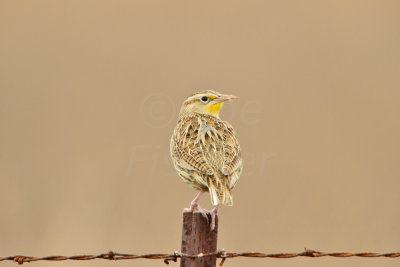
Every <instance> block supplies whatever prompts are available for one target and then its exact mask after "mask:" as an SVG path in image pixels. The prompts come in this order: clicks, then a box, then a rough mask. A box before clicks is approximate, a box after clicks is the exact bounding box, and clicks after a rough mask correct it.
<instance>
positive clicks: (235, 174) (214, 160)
mask: <svg viewBox="0 0 400 267" xmlns="http://www.w3.org/2000/svg"><path fill="white" fill-rule="evenodd" d="M236 98H238V97H236V96H233V95H223V94H220V93H218V92H215V91H210V90H208V91H203V92H199V93H196V94H194V95H192V96H190V97H189V98H187V99H186V100H185V101H184V102H183V104H182V107H181V110H180V112H179V116H178V122H177V125H176V127H175V130H174V133H173V134H172V137H171V144H170V152H171V157H172V161H173V163H174V166H175V169H176V170H177V172H178V174H179V176H180V177H181V178H182V180H183V181H184V182H186V183H188V184H190V185H192V186H193V187H194V188H196V189H198V190H200V192H199V193H198V194H197V196H196V197H195V198H194V199H193V201H192V202H191V204H190V208H187V209H185V210H184V211H189V212H193V211H200V212H201V213H202V214H203V216H205V217H206V218H208V217H207V213H210V214H211V222H210V228H211V230H213V229H214V228H215V215H216V214H217V213H218V208H219V205H220V204H224V205H228V206H232V205H233V199H232V194H231V190H232V189H233V188H234V187H235V185H236V183H237V181H238V180H239V177H240V174H241V172H242V169H243V161H242V157H241V153H240V145H239V142H238V138H237V136H236V132H235V131H234V130H233V128H232V126H231V125H230V124H229V123H228V122H226V121H222V120H221V119H220V118H219V112H220V110H221V108H222V105H223V103H224V102H225V101H228V100H233V99H236ZM205 192H209V193H210V197H211V202H212V204H213V205H214V208H213V210H212V211H211V212H209V211H206V210H204V209H202V208H201V207H200V206H199V204H198V201H199V199H200V197H201V195H202V194H204V193H205Z"/></svg>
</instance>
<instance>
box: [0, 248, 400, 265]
mask: <svg viewBox="0 0 400 267" xmlns="http://www.w3.org/2000/svg"><path fill="white" fill-rule="evenodd" d="M212 256H214V257H217V258H220V259H222V260H221V263H220V266H222V265H223V264H224V262H225V260H226V259H229V258H237V257H247V258H277V259H289V258H295V257H311V258H318V257H327V256H328V257H338V258H347V257H365V258H377V257H386V258H398V257H400V252H390V253H376V252H359V253H351V252H330V253H326V252H320V251H316V250H310V249H305V251H303V252H300V253H262V252H242V253H235V252H226V251H225V250H219V251H217V252H213V253H204V254H203V253H200V254H197V255H189V254H184V253H178V252H177V251H175V252H174V254H162V253H153V254H143V255H135V254H124V253H117V252H112V251H110V252H108V253H102V254H99V255H75V256H46V257H32V256H21V255H16V256H9V257H0V261H14V262H17V263H18V264H23V263H25V262H33V261H65V260H80V261H85V260H94V259H104V260H135V259H151V260H164V263H166V264H169V262H170V261H174V262H176V261H177V260H178V258H192V259H195V258H202V257H212Z"/></svg>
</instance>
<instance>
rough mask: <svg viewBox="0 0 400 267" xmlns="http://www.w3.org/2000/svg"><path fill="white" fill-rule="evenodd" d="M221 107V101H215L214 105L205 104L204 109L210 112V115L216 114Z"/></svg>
mask: <svg viewBox="0 0 400 267" xmlns="http://www.w3.org/2000/svg"><path fill="white" fill-rule="evenodd" d="M221 108H222V103H216V104H214V105H211V106H210V105H207V106H206V110H207V112H208V113H211V114H212V115H218V113H219V111H220V110H221Z"/></svg>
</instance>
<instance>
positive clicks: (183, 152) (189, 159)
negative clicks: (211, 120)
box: [171, 116, 214, 186]
mask: <svg viewBox="0 0 400 267" xmlns="http://www.w3.org/2000/svg"><path fill="white" fill-rule="evenodd" d="M200 131H201V127H200V123H199V121H198V119H197V118H196V117H195V116H191V117H186V118H185V119H183V120H181V121H179V122H178V124H177V126H176V128H175V131H174V134H173V136H172V140H171V154H172V157H173V158H175V160H176V163H177V164H178V165H179V166H180V167H183V168H185V169H188V170H191V171H196V172H198V173H200V174H203V175H212V174H214V170H213V168H212V167H211V166H210V165H209V164H208V163H207V161H206V159H205V157H204V153H203V151H202V146H201V142H200V140H199V138H198V136H199V132H200ZM203 183H204V185H205V186H207V184H206V182H205V181H203Z"/></svg>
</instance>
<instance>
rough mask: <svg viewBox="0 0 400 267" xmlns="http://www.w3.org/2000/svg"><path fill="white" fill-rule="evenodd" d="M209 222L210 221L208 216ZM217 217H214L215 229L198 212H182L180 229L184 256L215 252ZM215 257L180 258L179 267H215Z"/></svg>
mask: <svg viewBox="0 0 400 267" xmlns="http://www.w3.org/2000/svg"><path fill="white" fill-rule="evenodd" d="M209 220H211V218H210V216H209ZM217 236H218V215H217V216H216V217H215V229H214V231H210V224H209V222H208V221H207V219H206V218H204V217H203V216H202V214H201V213H200V212H193V213H192V212H184V213H183V227H182V248H181V251H182V253H184V254H189V255H197V254H200V253H203V254H205V253H212V252H216V251H217ZM216 263H217V256H207V257H201V258H193V259H192V258H181V267H215V266H216Z"/></svg>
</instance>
